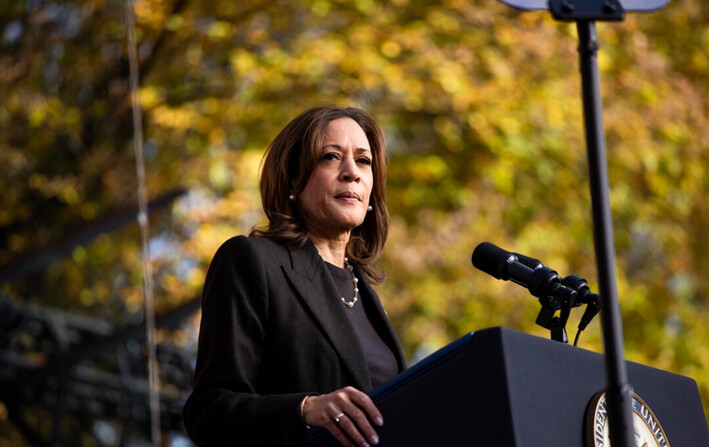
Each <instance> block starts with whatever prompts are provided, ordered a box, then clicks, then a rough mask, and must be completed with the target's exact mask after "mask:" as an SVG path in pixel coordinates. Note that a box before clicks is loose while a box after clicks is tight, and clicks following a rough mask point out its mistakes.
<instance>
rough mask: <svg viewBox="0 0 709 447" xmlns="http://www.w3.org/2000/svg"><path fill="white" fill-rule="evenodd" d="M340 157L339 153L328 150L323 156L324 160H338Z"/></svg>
mask: <svg viewBox="0 0 709 447" xmlns="http://www.w3.org/2000/svg"><path fill="white" fill-rule="evenodd" d="M338 158H339V157H338V156H337V154H335V153H333V152H328V153H327V154H325V155H323V156H322V159H323V160H337V159H338Z"/></svg>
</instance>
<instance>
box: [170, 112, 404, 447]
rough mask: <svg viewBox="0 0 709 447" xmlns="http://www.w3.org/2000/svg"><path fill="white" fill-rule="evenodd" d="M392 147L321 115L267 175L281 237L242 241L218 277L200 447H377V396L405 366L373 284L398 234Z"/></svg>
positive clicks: (208, 289)
mask: <svg viewBox="0 0 709 447" xmlns="http://www.w3.org/2000/svg"><path fill="white" fill-rule="evenodd" d="M386 163H387V153H386V142H385V140H384V137H383V135H382V132H381V129H380V128H379V126H378V125H377V124H376V122H375V121H374V120H373V119H372V118H371V117H369V115H367V114H366V113H365V112H363V111H361V110H358V109H354V108H337V107H320V108H315V109H311V110H308V111H306V112H305V113H303V114H301V115H300V116H298V117H297V118H296V119H294V120H293V121H292V122H290V123H289V124H288V125H287V126H286V127H285V128H284V129H283V130H282V131H281V132H280V134H279V135H278V136H277V137H276V139H275V140H274V141H273V143H271V145H270V146H269V149H268V152H267V155H266V157H265V159H264V162H263V167H262V173H261V184H260V187H261V196H262V204H263V209H264V211H265V213H266V216H267V217H268V220H269V226H268V228H267V229H256V230H253V231H252V232H251V235H250V236H249V237H243V236H239V237H235V238H232V239H230V240H229V241H227V242H225V243H224V244H223V245H222V246H221V247H220V248H219V250H218V251H217V253H216V254H215V256H214V259H213V260H212V263H211V265H210V268H209V272H208V273H207V278H206V281H205V286H204V293H203V298H202V323H201V328H200V335H199V351H198V355H197V369H196V378H195V388H194V391H193V393H192V395H191V396H190V398H189V399H188V400H187V403H186V404H185V409H184V420H185V426H186V427H187V430H188V432H189V434H190V436H191V437H192V438H193V440H194V441H195V442H196V443H197V444H198V445H200V446H215V445H235V446H236V445H265V446H287V445H293V444H295V443H296V442H297V441H298V440H299V439H300V438H301V437H302V436H303V434H304V433H305V432H306V430H307V429H308V428H309V427H316V426H319V427H324V428H325V429H327V430H328V431H329V432H330V433H332V434H333V436H334V437H335V438H336V439H337V440H338V441H340V442H341V443H342V444H343V445H360V446H369V445H371V444H377V443H378V442H379V438H378V436H377V433H376V431H375V429H374V427H376V426H378V425H381V424H382V423H383V420H382V415H381V414H380V413H379V411H378V410H377V408H376V406H375V405H374V404H373V402H372V400H371V399H370V398H369V397H368V396H367V394H365V393H366V392H367V391H370V390H371V389H373V388H375V387H377V386H378V385H380V384H381V383H383V382H385V381H386V380H388V379H390V378H391V377H393V376H395V375H396V374H398V373H399V372H401V371H403V370H404V368H405V360H404V357H403V354H402V351H401V347H400V345H399V342H398V340H397V338H396V335H395V334H394V331H393V329H392V327H391V324H390V323H389V321H388V319H387V317H386V315H385V312H384V310H383V308H382V306H381V303H380V302H379V298H378V297H377V294H376V293H375V292H374V290H373V289H372V287H371V286H370V283H369V281H368V278H371V279H373V280H380V279H381V277H379V276H378V275H377V274H376V273H375V271H374V270H373V268H372V264H373V262H374V261H375V260H376V259H377V258H378V256H379V254H380V253H381V251H382V248H383V246H384V242H385V240H386V236H387V230H388V213H387V209H386V205H385V203H384V196H385V174H386V172H385V171H386Z"/></svg>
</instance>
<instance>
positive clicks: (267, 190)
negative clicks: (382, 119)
mask: <svg viewBox="0 0 709 447" xmlns="http://www.w3.org/2000/svg"><path fill="white" fill-rule="evenodd" d="M339 118H351V119H352V120H354V121H355V122H356V123H357V124H359V126H360V127H361V128H362V130H364V133H365V134H366V136H367V140H368V141H369V145H370V148H371V150H372V157H373V163H372V175H373V179H374V184H373V186H372V194H371V197H370V205H372V208H373V210H372V211H371V212H368V213H367V215H366V217H365V219H364V222H363V223H362V224H361V225H360V226H358V227H356V228H354V229H353V230H352V233H351V234H350V241H349V243H348V244H347V256H348V258H349V259H350V260H351V261H352V262H354V263H356V264H358V265H359V266H360V267H361V268H362V270H363V271H364V272H365V273H366V274H367V276H368V277H369V278H370V279H372V281H374V282H380V281H381V280H382V279H383V277H384V275H383V274H381V273H377V272H375V271H374V269H373V264H374V262H375V261H376V260H377V258H378V257H379V255H380V254H381V252H382V250H383V248H384V244H385V242H386V238H387V234H388V231H389V212H388V211H387V208H386V203H385V202H384V200H385V196H386V168H387V163H388V157H387V146H386V140H385V139H384V134H383V133H382V130H381V128H380V127H379V125H378V124H377V123H376V121H374V119H373V118H372V117H371V116H369V114H367V113H366V112H364V111H363V110H360V109H356V108H353V107H347V108H342V107H335V106H324V107H315V108H312V109H310V110H307V111H305V112H303V113H302V114H300V115H299V116H298V117H296V118H295V119H294V120H293V121H291V122H290V123H288V124H287V125H286V127H284V128H283V130H281V132H280V133H279V134H278V136H277V137H276V138H275V139H274V140H273V142H272V143H271V144H270V145H269V146H268V150H267V152H266V154H265V155H264V159H263V161H262V166H261V181H260V188H261V204H262V206H263V210H264V212H265V213H266V217H268V227H267V228H253V229H252V230H251V235H252V236H262V237H268V238H270V239H273V240H277V241H280V242H284V243H287V244H290V245H294V246H299V247H302V246H303V245H305V244H306V242H307V241H308V229H307V227H306V225H305V222H304V220H303V218H302V217H301V216H300V214H299V213H298V209H297V206H296V203H295V202H294V201H292V200H289V195H291V194H293V195H295V196H296V197H297V195H298V194H299V193H300V192H301V191H302V190H303V189H304V188H305V185H306V183H307V182H308V179H309V178H310V175H311V174H312V172H313V170H314V169H315V166H316V164H317V162H318V159H319V157H320V151H321V149H322V146H323V144H324V137H325V133H326V131H327V127H328V124H330V121H333V120H336V119H339Z"/></svg>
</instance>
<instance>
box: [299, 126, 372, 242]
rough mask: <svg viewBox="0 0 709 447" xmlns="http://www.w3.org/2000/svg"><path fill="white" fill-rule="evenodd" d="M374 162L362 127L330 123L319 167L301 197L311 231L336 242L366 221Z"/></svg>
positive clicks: (300, 205)
mask: <svg viewBox="0 0 709 447" xmlns="http://www.w3.org/2000/svg"><path fill="white" fill-rule="evenodd" d="M372 160H373V155H372V150H371V148H370V146H369V140H367V135H366V134H365V133H364V130H362V128H361V127H360V126H359V124H357V123H356V122H355V121H354V120H352V119H351V118H338V119H335V120H332V121H330V123H329V124H328V126H327V131H326V132H325V138H324V145H323V147H322V148H320V157H319V160H318V163H317V165H316V167H315V169H314V170H313V172H312V174H311V175H310V178H309V179H308V182H307V183H306V185H305V188H304V189H303V191H301V193H300V194H299V196H298V205H299V210H300V213H301V214H302V215H303V217H304V218H305V222H306V225H307V227H308V231H310V232H311V233H313V234H315V235H318V236H321V237H326V238H332V237H337V236H338V235H341V234H343V233H349V232H350V231H352V229H353V228H355V227H357V226H358V225H360V224H361V223H362V222H363V221H364V218H365V216H366V214H367V206H368V205H369V196H370V194H371V192H372V185H373V183H374V178H373V174H372Z"/></svg>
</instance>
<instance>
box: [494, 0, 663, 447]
mask: <svg viewBox="0 0 709 447" xmlns="http://www.w3.org/2000/svg"><path fill="white" fill-rule="evenodd" d="M500 1H501V2H502V3H505V4H506V5H509V6H512V7H514V8H518V9H521V10H546V11H550V12H551V14H552V16H553V17H554V19H556V20H562V21H568V22H572V21H573V22H576V26H577V30H578V34H579V56H580V69H581V80H582V86H583V110H584V124H585V128H586V146H587V153H588V164H589V177H590V189H591V199H592V208H593V239H594V243H595V250H596V264H597V267H598V282H599V289H600V292H601V297H602V299H603V310H602V311H601V317H602V322H603V342H604V347H605V353H606V376H607V388H606V401H607V403H608V421H609V433H610V441H611V444H612V446H613V447H634V446H635V440H634V438H633V412H632V400H631V399H632V398H631V394H632V388H631V386H630V385H629V384H628V372H627V368H626V365H625V354H624V347H623V326H622V323H621V318H620V302H619V299H618V290H617V286H616V277H615V271H616V266H615V248H614V239H613V223H612V218H611V207H610V200H609V193H608V190H609V182H608V167H607V163H606V143H605V134H604V130H603V112H602V110H603V107H602V103H601V93H600V90H601V89H600V81H599V75H598V57H597V56H598V47H599V45H598V35H597V33H596V21H599V20H600V21H621V20H623V19H624V18H625V13H626V11H627V12H641V11H642V12H647V11H654V10H657V9H660V8H663V7H664V6H666V5H667V3H669V0H500Z"/></svg>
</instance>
